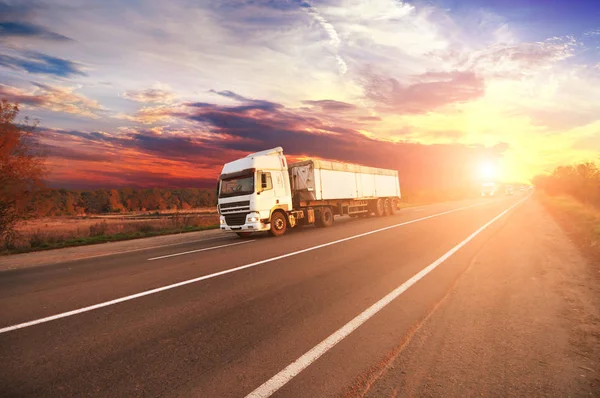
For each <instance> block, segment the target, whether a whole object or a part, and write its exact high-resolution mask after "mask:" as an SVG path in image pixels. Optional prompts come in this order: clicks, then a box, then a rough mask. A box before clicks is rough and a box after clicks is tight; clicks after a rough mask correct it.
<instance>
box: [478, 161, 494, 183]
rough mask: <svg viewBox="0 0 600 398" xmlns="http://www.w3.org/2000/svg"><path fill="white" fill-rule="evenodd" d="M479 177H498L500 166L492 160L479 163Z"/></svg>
mask: <svg viewBox="0 0 600 398" xmlns="http://www.w3.org/2000/svg"><path fill="white" fill-rule="evenodd" d="M479 177H480V178H481V179H483V180H493V179H495V178H497V177H498V166H497V165H496V164H495V163H493V162H491V161H485V162H482V163H481V164H480V165H479Z"/></svg>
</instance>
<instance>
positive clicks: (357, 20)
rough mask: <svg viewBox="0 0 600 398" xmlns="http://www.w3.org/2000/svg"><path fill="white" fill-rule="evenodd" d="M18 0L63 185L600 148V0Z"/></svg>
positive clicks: (1, 59) (4, 62)
mask: <svg viewBox="0 0 600 398" xmlns="http://www.w3.org/2000/svg"><path fill="white" fill-rule="evenodd" d="M119 7H120V8H119V10H118V11H119V12H115V11H116V9H115V8H116V5H115V4H112V3H110V2H99V1H85V2H83V1H80V2H73V1H62V0H57V1H45V2H44V1H20V2H18V4H17V3H14V2H6V1H0V72H1V73H0V98H7V99H8V100H9V101H16V102H18V103H19V104H20V106H21V114H20V116H21V117H23V116H29V117H31V118H33V119H39V120H40V126H39V132H40V134H41V141H42V144H43V146H44V148H45V151H46V152H47V154H48V157H47V163H48V169H49V174H48V175H47V177H46V179H47V181H48V185H49V186H50V187H53V188H66V189H82V188H76V187H82V186H86V187H89V188H83V189H95V188H104V187H107V188H126V187H131V188H151V187H157V188H172V187H181V188H185V187H198V188H211V187H213V186H214V185H215V183H216V179H217V177H218V175H219V174H220V170H221V167H222V165H223V164H224V163H226V162H228V161H231V160H234V159H237V158H241V157H244V156H246V154H248V153H252V152H256V151H260V150H264V149H268V148H272V147H277V146H281V147H283V149H284V153H285V154H286V156H288V158H289V159H290V160H294V159H299V158H303V157H315V158H324V159H331V160H335V161H342V162H349V163H358V164H363V165H368V166H373V167H382V168H390V169H396V170H398V171H399V174H400V177H401V184H404V185H407V184H408V186H410V187H412V188H415V189H417V188H420V187H422V186H427V187H429V186H432V187H436V188H439V189H444V188H448V187H451V186H456V185H460V184H466V183H472V182H476V181H480V180H481V178H482V177H481V168H482V165H486V164H488V165H489V164H493V169H494V174H495V176H494V177H495V179H498V180H501V181H506V182H513V183H529V182H530V181H531V179H532V178H533V177H534V176H535V175H536V174H540V173H544V172H548V171H550V170H552V169H553V168H554V167H556V166H559V165H561V164H572V163H578V162H586V161H597V160H598V153H600V115H599V114H598V113H597V110H598V109H600V97H598V95H597V93H595V92H594V88H595V87H599V86H600V22H598V21H597V19H595V18H594V17H593V16H594V15H598V14H600V3H598V2H595V1H588V2H578V3H577V4H573V3H570V2H565V1H556V0H553V1H543V2H542V1H531V2H526V3H523V2H517V1H496V0H486V1H451V0H447V1H441V0H440V1H437V0H435V1H425V0H423V1H406V2H401V1H393V0H376V1H373V2H371V3H370V5H366V4H365V3H364V2H360V1H355V0H331V1H325V0H320V1H277V0H271V1H247V2H231V1H219V2H200V3H199V4H198V5H192V4H189V3H187V2H185V1H183V0H178V1H173V2H169V3H168V4H156V3H153V2H150V1H140V2H136V3H135V4H126V5H124V4H119Z"/></svg>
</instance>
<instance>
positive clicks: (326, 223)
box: [315, 207, 333, 228]
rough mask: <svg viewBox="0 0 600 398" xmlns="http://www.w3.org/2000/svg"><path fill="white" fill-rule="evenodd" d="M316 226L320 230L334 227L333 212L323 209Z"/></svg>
mask: <svg viewBox="0 0 600 398" xmlns="http://www.w3.org/2000/svg"><path fill="white" fill-rule="evenodd" d="M315 225H316V226H317V227H320V228H327V227H331V226H332V225H333V212H332V211H331V208H329V207H323V208H321V210H319V214H318V216H317V220H316V221H315Z"/></svg>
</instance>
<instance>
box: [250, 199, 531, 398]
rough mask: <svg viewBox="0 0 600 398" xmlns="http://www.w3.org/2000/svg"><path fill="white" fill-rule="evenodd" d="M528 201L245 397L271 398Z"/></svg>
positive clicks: (462, 243) (470, 236)
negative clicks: (373, 317) (322, 356)
mask: <svg viewBox="0 0 600 398" xmlns="http://www.w3.org/2000/svg"><path fill="white" fill-rule="evenodd" d="M525 199H527V198H524V199H521V200H520V201H518V202H517V203H515V204H514V205H512V206H510V207H509V208H508V209H506V210H504V211H503V212H502V213H500V214H499V215H497V216H496V217H494V218H493V219H492V220H491V221H489V222H487V223H486V224H485V225H484V226H482V227H481V228H479V229H478V230H477V231H475V232H473V233H472V234H471V235H469V236H468V237H467V238H466V239H465V240H463V241H462V242H460V243H459V244H458V245H456V246H454V247H453V248H452V249H450V250H449V251H448V252H446V254H444V255H443V256H442V257H440V258H438V259H437V260H435V261H434V262H433V263H431V264H429V265H428V266H427V267H425V268H423V269H422V270H421V271H419V272H418V273H417V274H415V275H414V276H413V277H412V278H410V279H409V280H407V281H406V282H404V283H403V284H401V285H400V286H398V287H397V288H396V289H394V290H392V291H391V292H390V293H388V294H387V295H386V296H385V297H383V298H382V299H381V300H379V301H378V302H376V303H375V304H373V305H372V306H370V307H369V308H367V309H366V310H365V311H363V312H362V313H361V314H359V315H358V316H356V317H355V318H354V319H352V320H351V321H350V322H348V323H347V324H345V325H344V326H342V327H341V328H340V329H338V330H337V331H335V332H334V333H333V334H332V335H330V336H329V337H327V338H326V339H325V340H323V341H321V342H320V343H319V344H317V345H316V346H315V347H313V348H312V349H311V350H310V351H308V352H307V353H305V354H304V355H302V356H301V357H300V358H298V359H296V360H295V361H294V362H292V363H291V364H290V365H288V366H287V367H286V368H285V369H283V370H282V371H280V372H279V373H277V374H276V375H275V376H273V377H272V378H270V379H269V380H268V381H266V382H265V383H264V384H262V385H261V386H260V387H258V388H257V389H256V390H254V391H252V392H251V393H250V394H248V395H247V396H246V398H266V397H269V396H271V395H272V394H273V393H275V392H276V391H277V390H279V389H280V388H281V387H283V386H284V385H285V384H286V383H287V382H289V381H290V380H291V379H293V378H294V377H296V376H297V375H298V374H299V373H300V372H302V371H303V370H304V369H306V368H307V367H308V366H309V365H310V364H311V363H313V362H314V361H316V360H317V359H318V358H319V357H321V355H323V354H325V353H326V352H327V351H329V350H330V349H331V348H333V347H334V346H335V345H336V344H337V343H339V342H340V341H342V340H343V339H344V338H346V337H347V336H348V335H349V334H350V333H352V332H353V331H354V330H355V329H356V328H358V327H359V326H360V325H362V324H363V323H365V322H366V321H367V320H369V318H371V317H372V316H373V315H375V314H377V313H378V312H379V311H381V310H382V309H383V308H384V307H385V306H387V305H388V304H389V303H390V302H392V301H393V300H394V299H396V298H397V297H398V296H400V295H401V294H402V293H404V292H405V291H406V290H408V289H409V288H410V287H411V286H412V285H414V284H415V283H417V282H418V281H419V280H421V279H422V278H423V277H424V276H425V275H427V274H428V273H430V272H431V271H433V270H434V269H435V268H436V267H437V266H438V265H440V264H442V263H443V262H444V261H446V260H447V259H448V258H449V257H450V256H452V255H453V254H454V253H456V252H457V251H458V250H459V249H460V248H461V247H463V246H464V245H466V244H467V243H469V242H470V241H471V240H472V239H473V238H475V237H476V236H477V235H479V234H480V233H481V232H482V231H483V230H484V229H486V228H487V227H489V226H490V225H491V224H493V223H494V222H495V221H497V220H498V219H499V218H501V217H502V216H504V215H505V214H506V213H508V212H509V211H510V210H511V209H513V208H514V207H515V206H517V205H518V204H519V203H521V202H522V201H524V200H525Z"/></svg>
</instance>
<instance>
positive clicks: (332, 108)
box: [302, 100, 356, 112]
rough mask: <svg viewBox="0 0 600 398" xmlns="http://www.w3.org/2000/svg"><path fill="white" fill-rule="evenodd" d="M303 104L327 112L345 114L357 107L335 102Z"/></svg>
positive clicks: (307, 102)
mask: <svg viewBox="0 0 600 398" xmlns="http://www.w3.org/2000/svg"><path fill="white" fill-rule="evenodd" d="M302 103H303V104H307V105H311V106H315V107H318V108H320V109H322V110H323V111H326V112H345V111H353V110H355V109H356V105H352V104H348V103H346V102H341V101H334V100H319V101H302Z"/></svg>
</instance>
